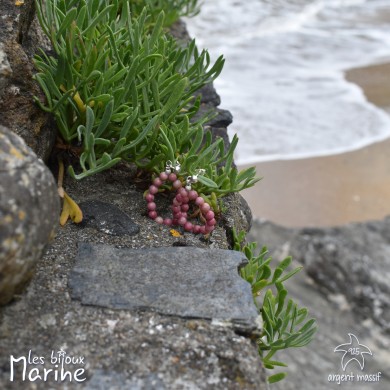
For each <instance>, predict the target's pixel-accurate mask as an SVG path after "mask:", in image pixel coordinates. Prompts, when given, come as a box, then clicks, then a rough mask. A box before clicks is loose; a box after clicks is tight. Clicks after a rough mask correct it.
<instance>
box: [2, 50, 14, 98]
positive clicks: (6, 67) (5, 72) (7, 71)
mask: <svg viewBox="0 0 390 390" xmlns="http://www.w3.org/2000/svg"><path fill="white" fill-rule="evenodd" d="M11 74H12V69H11V66H10V64H9V62H8V58H7V55H6V54H5V52H4V47H3V44H2V43H0V97H1V95H2V93H3V91H4V89H5V88H6V87H7V86H8V80H9V78H10V76H11Z"/></svg>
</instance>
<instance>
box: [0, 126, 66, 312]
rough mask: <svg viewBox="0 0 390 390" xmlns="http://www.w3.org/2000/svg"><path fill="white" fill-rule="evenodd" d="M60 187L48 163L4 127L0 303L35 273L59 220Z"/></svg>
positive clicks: (0, 144) (0, 142) (0, 134)
mask: <svg viewBox="0 0 390 390" xmlns="http://www.w3.org/2000/svg"><path fill="white" fill-rule="evenodd" d="M58 213H59V200H58V193H57V187H56V185H55V182H54V179H53V176H52V174H51V172H50V171H49V170H48V168H47V167H46V166H45V165H44V164H43V162H42V161H41V160H39V159H38V158H37V157H36V155H35V154H34V153H33V152H32V151H31V149H30V148H28V147H27V146H26V144H25V143H24V142H23V140H22V139H21V138H20V137H18V136H17V135H16V134H14V133H12V132H10V131H8V130H7V129H5V128H4V127H1V126H0V305H1V304H5V303H8V302H9V301H10V300H11V299H12V297H13V295H14V294H16V293H19V292H20V290H21V288H22V287H23V286H24V284H25V283H26V282H27V281H28V280H29V279H30V278H31V276H32V274H33V271H34V268H35V265H36V263H37V261H38V260H39V259H40V257H41V256H42V253H43V249H44V247H45V246H46V245H47V243H48V242H49V240H50V239H51V238H53V237H54V228H55V227H57V224H58Z"/></svg>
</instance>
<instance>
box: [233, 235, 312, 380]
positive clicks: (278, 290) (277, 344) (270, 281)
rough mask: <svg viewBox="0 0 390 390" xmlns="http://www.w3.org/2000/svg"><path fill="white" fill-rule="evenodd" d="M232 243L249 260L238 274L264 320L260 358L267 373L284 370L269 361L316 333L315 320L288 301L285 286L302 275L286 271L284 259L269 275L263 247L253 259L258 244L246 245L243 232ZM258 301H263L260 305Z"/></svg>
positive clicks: (279, 376)
mask: <svg viewBox="0 0 390 390" xmlns="http://www.w3.org/2000/svg"><path fill="white" fill-rule="evenodd" d="M233 240H234V247H233V249H234V250H236V251H242V252H243V253H244V254H245V256H246V258H247V259H248V264H247V265H246V266H245V267H243V268H242V269H241V270H240V274H241V277H242V278H243V279H245V280H246V281H247V282H248V283H250V284H251V286H252V294H253V297H254V300H255V304H256V306H257V308H258V310H259V312H260V314H261V316H262V319H263V329H262V334H261V335H260V337H259V338H258V340H257V344H258V350H259V354H260V357H261V358H262V361H263V364H264V366H265V367H266V368H267V369H271V370H272V369H274V368H275V367H278V366H280V367H287V366H286V364H284V363H282V362H280V361H276V360H272V358H273V356H274V355H275V354H276V352H278V351H280V350H283V349H287V348H298V347H304V346H306V345H307V344H309V343H310V342H311V341H312V339H313V337H314V335H315V333H316V331H317V326H316V320H315V319H308V314H309V313H308V310H307V309H306V308H299V307H298V305H297V304H296V303H295V302H294V301H293V300H292V299H291V298H289V299H287V297H288V291H287V289H286V287H285V285H284V282H285V281H287V280H288V279H289V278H291V277H292V276H294V275H295V274H296V273H298V272H299V271H301V269H302V267H297V268H295V269H293V270H291V271H287V269H288V267H289V266H290V265H291V262H292V259H291V257H287V258H285V259H284V260H283V261H282V262H280V263H279V265H278V266H277V267H276V268H275V269H274V270H273V271H272V269H271V267H270V263H271V261H272V258H271V257H268V250H267V248H266V247H263V248H262V249H261V251H260V252H259V254H257V255H256V254H255V252H256V249H257V243H256V242H252V243H245V232H240V233H239V234H237V232H235V231H233ZM271 287H274V289H272V288H271ZM259 297H262V303H261V304H260V303H259V301H258V300H259ZM285 377H286V373H284V372H281V373H278V374H275V375H271V376H270V377H269V378H268V381H269V382H270V383H274V382H277V381H280V380H282V379H284V378H285Z"/></svg>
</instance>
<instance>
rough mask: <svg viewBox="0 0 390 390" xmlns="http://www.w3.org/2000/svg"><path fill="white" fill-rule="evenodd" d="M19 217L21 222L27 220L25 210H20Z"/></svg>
mask: <svg viewBox="0 0 390 390" xmlns="http://www.w3.org/2000/svg"><path fill="white" fill-rule="evenodd" d="M18 217H19V219H20V220H21V221H24V219H25V218H26V213H25V212H24V211H23V210H19V213H18Z"/></svg>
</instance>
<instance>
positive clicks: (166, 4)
mask: <svg viewBox="0 0 390 390" xmlns="http://www.w3.org/2000/svg"><path fill="white" fill-rule="evenodd" d="M145 6H148V7H149V9H150V11H151V16H152V19H154V20H155V19H156V17H157V15H158V12H159V11H161V10H163V11H164V12H165V15H166V17H165V22H164V26H170V25H172V24H173V23H174V22H176V20H178V19H179V18H180V17H182V16H188V17H192V16H195V15H197V14H198V13H199V12H200V7H199V5H198V0H132V1H131V2H130V9H131V12H132V15H133V16H137V15H140V14H141V12H142V10H143V8H144V7H145Z"/></svg>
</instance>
